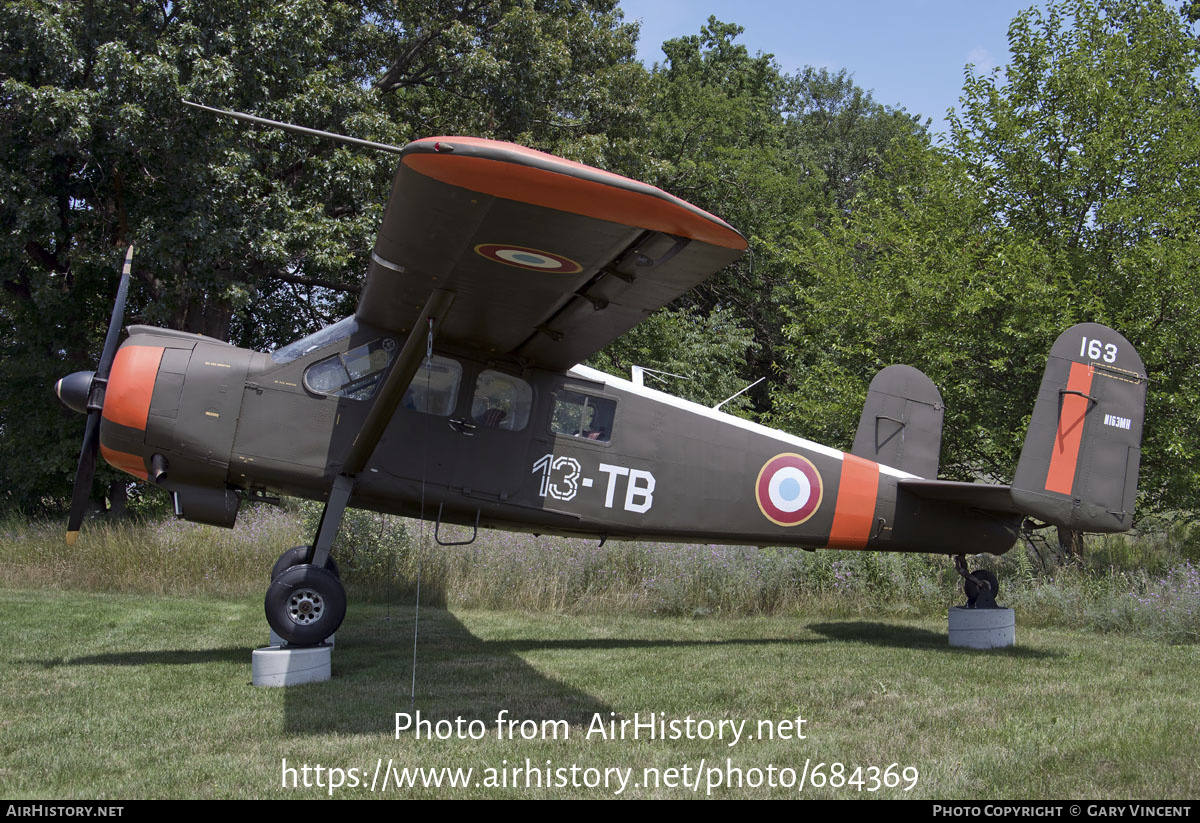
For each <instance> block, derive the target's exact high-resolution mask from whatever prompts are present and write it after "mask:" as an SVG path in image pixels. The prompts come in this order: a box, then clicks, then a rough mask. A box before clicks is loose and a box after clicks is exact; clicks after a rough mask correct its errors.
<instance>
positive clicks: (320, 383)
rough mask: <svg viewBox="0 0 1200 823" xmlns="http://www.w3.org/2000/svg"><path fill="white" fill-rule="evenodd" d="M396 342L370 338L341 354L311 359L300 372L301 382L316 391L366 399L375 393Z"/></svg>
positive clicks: (336, 395) (310, 389) (388, 339)
mask: <svg viewBox="0 0 1200 823" xmlns="http://www.w3.org/2000/svg"><path fill="white" fill-rule="evenodd" d="M395 348H396V342H395V341H394V340H391V339H390V338H387V339H384V340H372V341H371V342H370V343H366V344H364V345H362V346H358V347H357V348H353V349H351V350H350V351H348V352H346V353H345V354H335V355H334V356H333V357H327V358H325V359H324V360H322V361H320V362H318V363H313V364H312V365H311V366H309V367H308V370H307V371H305V372H304V385H305V386H306V387H307V388H308V390H309V391H312V392H316V393H317V394H328V395H333V396H335V397H349V398H352V399H354V400H367V399H369V398H370V397H371V396H372V395H373V394H375V387H376V386H378V385H379V378H380V376H381V375H382V374H383V370H384V369H386V368H387V365H388V363H390V362H391V360H392V351H393V350H394V349H395Z"/></svg>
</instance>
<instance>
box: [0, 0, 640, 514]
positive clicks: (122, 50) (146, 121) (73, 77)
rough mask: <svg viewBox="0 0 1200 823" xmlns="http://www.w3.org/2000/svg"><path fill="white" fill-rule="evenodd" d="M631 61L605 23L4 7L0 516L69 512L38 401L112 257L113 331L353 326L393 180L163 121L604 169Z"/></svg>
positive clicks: (231, 1) (52, 431) (251, 338)
mask: <svg viewBox="0 0 1200 823" xmlns="http://www.w3.org/2000/svg"><path fill="white" fill-rule="evenodd" d="M635 38H636V27H635V26H630V25H627V24H625V23H623V22H622V20H621V17H620V13H619V11H618V10H617V9H616V4H615V0H467V2H461V3H449V2H442V0H414V2H407V3H403V4H397V3H394V2H389V0H287V2H284V1H283V0H271V2H254V3H252V2H246V0H206V2H187V1H186V0H183V1H182V2H173V3H163V2H158V0H131V2H121V3H100V2H93V1H91V0H88V2H73V0H4V2H2V3H0V42H2V46H3V47H2V48H0V225H3V227H4V233H5V242H3V243H0V282H2V283H3V291H2V292H0V294H2V297H0V318H2V319H3V322H4V328H5V332H4V333H3V335H2V336H0V345H3V352H2V358H3V360H2V364H0V432H2V433H3V442H2V443H0V482H3V484H4V487H5V489H6V494H7V497H6V498H4V500H3V501H0V505H2V506H4V507H6V508H12V507H24V508H28V509H43V508H47V507H50V508H53V507H54V506H55V505H56V504H57V501H60V500H61V499H62V498H63V496H64V495H65V494H66V492H67V491H68V487H69V484H70V479H71V477H72V475H73V473H74V459H75V458H74V454H75V450H76V449H77V448H78V439H79V434H72V432H74V431H75V430H77V429H78V430H79V431H80V432H81V431H82V427H81V424H80V423H79V420H78V418H77V417H75V416H73V415H71V414H70V413H69V412H66V411H65V410H63V409H61V408H60V407H58V406H57V402H56V401H55V400H54V398H53V396H52V394H51V393H50V387H51V386H52V385H53V383H54V380H55V379H57V377H59V376H61V375H63V374H65V373H67V372H70V371H74V370H76V369H83V368H94V364H95V362H96V358H97V355H98V349H99V347H100V343H101V341H102V339H103V333H104V328H105V326H106V324H107V319H108V313H109V311H110V310H111V305H112V298H113V294H114V293H115V288H116V282H117V274H118V270H119V260H120V248H121V246H122V245H123V244H124V243H127V242H132V243H134V244H135V246H136V247H137V254H136V257H135V260H134V275H135V287H134V291H133V294H132V297H131V301H130V308H129V312H128V313H127V322H148V323H151V324H155V325H163V326H170V327H173V328H182V329H186V330H189V331H194V332H201V333H204V334H209V335H211V336H214V337H217V338H221V339H229V340H231V341H232V342H235V343H238V344H240V345H249V346H254V347H258V348H268V347H271V346H273V345H277V344H279V343H281V342H285V341H287V340H290V339H294V338H296V337H298V336H300V335H301V334H303V333H306V332H308V331H311V330H313V329H314V328H316V327H318V326H320V325H323V324H325V323H327V322H328V321H329V320H331V319H333V318H334V317H337V316H341V315H345V314H348V313H350V311H352V309H353V306H354V302H355V300H356V296H357V291H358V284H359V280H360V278H361V276H362V273H363V272H364V271H365V269H366V261H367V257H368V255H369V252H370V248H371V246H372V243H373V241H374V236H375V232H376V230H377V227H378V225H379V221H380V219H381V216H382V210H383V206H384V204H385V202H386V199H387V193H388V190H389V187H390V183H391V178H392V175H393V173H394V171H395V158H394V156H392V155H387V154H374V153H368V152H363V151H362V150H359V149H350V148H347V147H345V146H341V145H338V144H334V143H330V142H328V141H322V140H319V139H316V138H310V137H303V136H298V135H293V134H290V133H281V132H278V131H274V130H262V129H256V128H250V127H247V126H245V125H244V124H242V123H238V122H234V121H230V120H226V119H222V118H217V117H214V116H211V115H209V114H206V113H197V112H195V111H193V110H191V109H188V108H186V107H184V106H183V105H182V104H181V102H180V101H181V99H191V100H196V101H199V102H202V103H207V104H210V105H215V106H219V107H222V108H232V109H238V110H242V111H250V112H253V113H256V114H261V115H263V116H266V117H270V118H273V119H278V120H284V121H289V122H296V123H302V124H304V125H307V126H310V127H314V128H318V129H324V130H327V131H333V132H341V133H349V134H353V135H355V136H359V137H364V138H368V139H373V140H377V141H380V142H386V143H394V144H403V143H404V142H406V141H407V140H409V139H412V138H415V137H422V136H426V135H428V134H438V133H441V134H455V133H464V132H466V133H472V134H479V135H482V136H488V137H499V138H502V139H516V140H521V141H523V142H526V143H528V144H532V145H534V146H535V147H538V148H545V149H549V150H554V151H558V152H560V153H565V154H567V155H568V156H572V157H574V158H576V159H581V160H586V161H589V162H604V163H613V162H616V161H615V160H611V159H609V156H610V155H611V156H612V157H614V158H620V157H624V156H627V155H629V154H630V153H631V150H630V148H629V141H630V140H632V139H633V137H634V136H636V135H637V134H638V130H639V127H640V115H639V112H640V106H639V105H638V99H639V98H638V95H640V94H641V93H642V92H643V90H644V84H645V77H646V73H645V71H644V70H643V69H642V68H641V66H640V65H639V64H637V62H636V61H635V60H634V42H635ZM10 330H11V331H10ZM47 421H53V423H47ZM100 477H101V478H103V479H105V480H106V481H108V482H113V481H115V480H118V479H119V476H118V475H116V474H113V473H109V474H103V473H102V474H101V475H100Z"/></svg>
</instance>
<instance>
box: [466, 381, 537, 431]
mask: <svg viewBox="0 0 1200 823" xmlns="http://www.w3.org/2000/svg"><path fill="white" fill-rule="evenodd" d="M532 407H533V389H532V388H530V386H529V384H528V383H526V382H525V381H524V380H522V379H521V378H519V377H514V376H513V375H511V374H504V373H503V372H498V371H492V370H491V369H487V370H485V371H482V372H480V373H479V378H478V379H477V380H476V381H475V397H474V399H472V400H471V418H472V419H473V420H474V421H475V423H476V425H479V426H482V427H483V428H485V429H503V430H504V431H510V432H519V431H521V430H522V429H524V428H525V424H526V423H528V422H529V410H530V409H531V408H532Z"/></svg>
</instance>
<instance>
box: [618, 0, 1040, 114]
mask: <svg viewBox="0 0 1200 823" xmlns="http://www.w3.org/2000/svg"><path fill="white" fill-rule="evenodd" d="M620 5H621V8H622V10H623V11H624V12H625V19H626V20H640V21H641V24H642V27H641V35H640V37H639V39H638V58H639V59H640V60H641V61H642V62H643V63H645V64H646V65H647V67H649V66H650V65H652V64H653V63H655V62H661V61H662V59H663V53H662V48H661V45H662V42H663V41H664V40H669V39H671V38H673V37H679V36H681V35H687V34H699V32H700V27H701V26H702V25H704V24H705V22H707V20H708V17H709V15H716V17H717V19H718V20H721V21H723V22H727V23H737V24H738V25H740V26H742V27H743V28H744V29H745V33H744V34H742V36H741V37H740V38H739V39H738V40H737V42H739V43H741V44H742V45H744V46H746V48H747V49H749V50H750V53H751V54H756V53H758V52H766V53H769V54H774V55H775V60H776V61H777V62H778V63H779V65H780V67H781V68H782V69H783V70H784V71H785V72H788V73H794V72H796V71H799V70H800V69H802V68H803V67H804V66H817V67H824V68H828V69H830V70H833V71H837V70H839V69H847V70H848V71H849V72H850V74H851V75H852V76H853V78H854V82H855V83H857V84H858V85H859V86H861V87H862V88H864V89H867V90H868V91H870V92H871V93H872V96H873V97H874V98H875V100H876V102H879V103H883V104H885V105H889V106H893V107H903V108H904V109H906V110H907V111H908V112H909V113H910V114H920V115H921V116H922V117H921V119H922V122H924V119H925V118H927V117H928V118H931V119H932V121H933V122H932V123H931V124H930V130H931V131H932V132H933V133H935V134H938V133H943V132H945V131H946V129H947V128H948V127H947V124H946V120H945V115H946V110H947V109H949V108H951V107H955V108H957V107H958V97H959V94H960V93H961V92H962V84H963V68H964V67H965V66H966V64H967V63H973V64H974V65H975V66H976V70H977V71H981V70H990V69H992V68H995V67H999V68H1003V67H1004V66H1005V64H1006V63H1007V62H1008V58H1009V52H1008V24H1009V23H1010V22H1011V21H1012V18H1013V17H1015V16H1016V15H1017V13H1018V12H1020V11H1022V10H1024V9H1026V8H1029V7H1031V6H1034V5H1037V6H1039V7H1041V6H1044V3H1042V2H1038V0H1020V2H1018V1H1017V0H832V1H831V0H824V1H823V2H821V1H820V0H790V2H787V1H785V0H775V1H774V2H771V0H736V2H735V0H620Z"/></svg>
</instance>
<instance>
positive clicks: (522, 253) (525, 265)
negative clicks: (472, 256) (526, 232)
mask: <svg viewBox="0 0 1200 823" xmlns="http://www.w3.org/2000/svg"><path fill="white" fill-rule="evenodd" d="M475 253H476V254H478V255H480V256H481V257H486V258H487V259H488V260H495V261H496V262H497V263H503V264H504V265H506V266H516V267H517V268H518V269H528V270H529V271H544V272H553V273H555V274H575V273H576V272H580V271H583V266H581V265H579V264H578V263H576V262H575V261H574V260H572V259H571V258H569V257H563V256H562V255H561V254H552V253H551V252H548V251H539V250H537V249H529V248H526V247H524V246H513V245H509V244H507V243H480V244H479V245H478V246H476V247H475Z"/></svg>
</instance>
